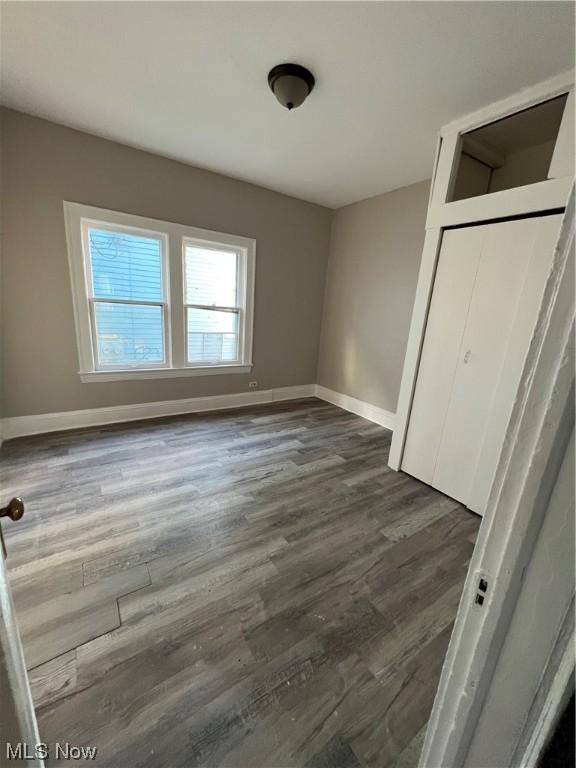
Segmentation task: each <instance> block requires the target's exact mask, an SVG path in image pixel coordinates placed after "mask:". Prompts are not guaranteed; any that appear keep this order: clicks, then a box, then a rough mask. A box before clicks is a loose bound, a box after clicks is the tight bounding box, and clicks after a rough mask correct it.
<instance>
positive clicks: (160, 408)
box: [0, 384, 396, 445]
mask: <svg viewBox="0 0 576 768" xmlns="http://www.w3.org/2000/svg"><path fill="white" fill-rule="evenodd" d="M307 397H317V398H319V399H320V400H325V401H326V402H328V403H332V405H337V406H338V407H339V408H343V409H344V410H345V411H350V413H355V414H356V415H357V416H362V418H364V419H367V420H368V421H372V422H374V423H375V424H379V425H380V426H381V427H385V428H386V429H391V430H393V429H394V421H395V418H396V414H394V413H391V412H390V411H386V410H384V408H379V407H378V406H376V405H372V404H371V403H366V402H364V401H363V400H358V399H357V398H355V397H350V395H344V394H342V393H341V392H335V391H334V390H332V389H327V388H326V387H321V386H320V385H318V384H301V385H298V386H294V387H277V388H276V389H266V390H256V391H255V392H237V393H234V394H231V395H211V396H207V397H189V398H185V399H182V400H161V401H158V402H153V403H134V404H132V405H114V406H110V407H109V408H88V409H86V410H82V411H63V412H61V413H39V414H35V415H32V416H9V417H7V418H4V419H0V435H1V436H2V437H3V438H4V440H9V439H11V438H14V437H24V436H25V435H40V434H44V433H46V432H62V431H63V430H66V429H83V428H85V427H97V426H103V425H105V424H119V423H122V422H125V421H140V420H143V419H158V418H161V417H162V416H178V415H180V414H185V413H202V412H204V411H223V410H228V409H230V408H245V407H248V406H251V405H260V404H263V403H276V402H282V401H284V400H300V399H303V398H307ZM0 445H1V443H0Z"/></svg>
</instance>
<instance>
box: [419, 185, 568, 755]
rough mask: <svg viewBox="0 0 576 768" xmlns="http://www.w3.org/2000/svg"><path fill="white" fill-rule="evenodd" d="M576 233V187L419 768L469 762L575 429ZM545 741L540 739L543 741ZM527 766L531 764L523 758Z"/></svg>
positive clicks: (468, 576)
mask: <svg viewBox="0 0 576 768" xmlns="http://www.w3.org/2000/svg"><path fill="white" fill-rule="evenodd" d="M574 226H575V217H574V189H572V192H571V194H570V198H569V201H568V206H567V209H566V213H565V216H564V219H563V222H562V228H561V231H560V238H559V242H558V245H557V248H556V252H555V257H554V263H553V267H552V271H551V274H550V276H549V279H548V282H547V284H546V288H545V292H544V298H543V301H542V304H541V307H540V313H539V317H538V321H537V324H536V328H535V332H534V336H533V339H532V342H531V345H530V350H529V352H528V356H527V359H526V363H525V366H524V370H523V373H522V378H521V382H520V387H519V389H518V393H517V396H516V401H515V403H514V407H513V411H512V415H511V418H510V422H509V424H508V429H507V432H506V438H505V441H504V446H503V449H502V453H501V455H500V461H499V465H498V469H497V472H496V477H495V479H494V483H493V486H492V490H491V493H490V498H489V501H488V508H487V512H486V515H485V517H484V520H483V522H482V525H481V528H480V534H479V537H478V541H477V543H476V547H475V549H474V554H473V556H472V561H471V563H470V568H469V570H468V575H467V577H466V582H465V585H464V591H463V594H462V598H461V601H460V606H459V608H458V615H457V617H456V622H455V625H454V630H453V633H452V638H451V640H450V645H449V647H448V652H447V655H446V659H445V662H444V666H443V669H442V675H441V678H440V684H439V687H438V691H437V694H436V699H435V702H434V707H433V710H432V715H431V717H430V721H429V725H428V731H427V734H426V739H425V742H424V746H423V750H422V755H421V757H420V768H439V766H442V767H443V768H448V767H450V768H452V767H454V768H456V766H458V767H460V766H463V765H465V760H466V755H467V753H468V749H469V746H470V743H471V739H472V736H473V734H474V731H475V726H476V723H477V721H478V718H479V715H480V713H481V709H482V705H483V702H484V700H485V698H486V694H487V692H488V690H489V688H490V684H491V681H492V676H493V673H494V669H495V666H496V663H497V660H498V657H499V652H500V650H501V647H502V643H503V641H504V639H505V637H506V634H507V631H508V628H509V625H510V621H511V618H512V615H513V612H514V608H515V605H516V602H517V599H518V595H519V593H520V589H521V586H522V577H523V573H524V570H525V568H526V567H527V566H528V564H529V562H530V559H531V556H532V551H533V548H534V544H535V541H536V539H537V537H538V534H539V531H540V528H541V525H542V521H543V517H544V515H545V512H546V508H547V505H548V501H549V497H550V494H551V491H552V489H553V487H554V484H555V481H556V477H557V474H558V471H559V469H560V465H561V462H562V459H563V456H564V453H565V450H566V445H567V442H568V440H569V438H570V435H571V432H572V429H573V427H574ZM481 578H482V579H484V580H485V581H486V582H487V585H488V588H487V591H486V592H485V594H484V601H483V604H482V605H478V604H477V603H476V601H475V599H476V595H477V593H478V586H479V581H480V579H481ZM572 661H573V656H572ZM557 698H558V697H557ZM558 700H559V699H558ZM542 706H544V705H542ZM548 706H550V701H548ZM552 706H554V703H552ZM557 706H559V705H557ZM545 714H546V713H544V712H543V713H542V716H541V717H539V716H538V713H536V719H537V721H538V722H539V723H540V724H541V727H546V723H548V724H550V723H553V721H554V717H552V716H551V713H550V711H548V713H547V715H546V717H547V719H546V720H545V719H544V716H545ZM548 727H550V725H548ZM546 735H547V734H541V736H540V744H541V743H542V742H543V741H544V739H545V736H546ZM530 754H533V752H532V753H530ZM526 757H527V758H528V757H529V754H527V755H526ZM519 764H520V765H524V762H523V761H522V759H521V760H520V762H519ZM529 764H530V763H529ZM502 768H504V766H502Z"/></svg>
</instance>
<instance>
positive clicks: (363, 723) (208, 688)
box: [0, 399, 479, 768]
mask: <svg viewBox="0 0 576 768" xmlns="http://www.w3.org/2000/svg"><path fill="white" fill-rule="evenodd" d="M390 436H391V435H390V432H388V431H387V430H385V429H383V428H381V427H378V426H376V425H374V424H371V423H369V422H367V421H364V420H363V419H361V418H359V417H356V416H354V415H352V414H350V413H347V412H345V411H342V410H340V409H338V408H336V407H334V406H331V405H328V404H326V403H323V402H321V401H319V400H314V399H311V400H305V401H299V402H292V403H281V404H272V405H269V406H261V407H258V408H251V409H243V410H238V411H234V412H232V411H227V412H222V413H212V414H202V415H193V416H183V417H174V418H170V419H163V420H156V421H149V422H139V423H132V424H127V425H126V424H123V425H115V426H111V427H103V428H94V429H90V430H83V431H76V432H68V433H60V434H52V435H44V436H38V437H34V438H25V439H20V440H14V441H10V442H8V443H6V444H5V445H4V447H3V449H2V453H1V454H0V457H1V462H2V474H3V491H2V493H3V498H4V499H6V500H7V499H8V498H9V497H10V495H11V494H18V495H21V496H23V497H24V499H25V502H26V507H27V508H26V514H25V517H24V518H23V520H22V521H21V522H19V523H16V524H10V523H8V524H4V526H3V528H4V531H5V538H6V544H7V547H8V561H7V562H8V569H9V575H10V580H11V584H12V588H13V593H14V598H15V603H16V608H17V613H18V617H19V621H20V625H21V633H22V635H23V642H24V649H25V655H26V660H27V665H28V667H29V668H30V670H31V672H30V675H31V680H32V687H33V695H34V699H35V704H36V707H37V712H38V718H39V727H40V733H41V737H42V739H43V740H44V741H48V742H55V741H59V742H69V743H72V744H76V745H92V746H96V747H97V748H98V754H97V758H96V761H95V764H96V765H98V766H101V768H104V767H105V768H116V766H118V767H119V768H120V767H122V768H140V767H141V766H142V767H143V766H146V767H148V766H150V767H152V766H154V768H163V767H165V768H179V766H187V768H191V767H193V766H198V767H201V766H211V767H213V768H296V767H302V768H359V767H360V766H363V767H364V768H386V766H396V768H411V766H415V765H416V763H417V760H418V753H419V747H420V744H421V741H422V738H423V733H424V728H425V726H426V722H427V719H428V717H429V713H430V709H431V706H432V702H433V698H434V694H435V690H436V686H437V682H438V678H439V674H440V669H441V666H442V662H443V658H444V655H445V651H446V647H447V644H448V640H449V637H450V632H451V628H452V624H453V621H454V617H455V614H456V609H457V604H458V601H459V598H460V594H461V589H462V585H463V581H464V577H465V573H466V567H467V564H468V562H469V559H470V556H471V553H472V549H473V545H474V541H475V538H476V534H477V531H478V526H479V518H477V517H476V516H475V515H473V514H471V513H469V512H468V511H467V510H466V509H464V508H463V507H461V506H460V505H459V504H457V503H456V502H454V501H453V500H451V499H447V498H446V497H444V496H442V495H441V494H439V493H437V492H436V491H434V490H432V489H431V488H429V487H428V486H426V485H424V484H422V483H419V482H418V481H416V480H414V479H413V478H411V477H408V476H407V475H404V474H402V473H395V472H392V471H391V470H390V469H389V468H388V467H387V464H386V461H387V455H388V449H389V444H390Z"/></svg>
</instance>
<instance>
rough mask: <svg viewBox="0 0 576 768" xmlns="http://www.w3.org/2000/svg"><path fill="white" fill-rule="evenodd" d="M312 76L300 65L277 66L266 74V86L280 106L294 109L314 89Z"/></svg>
mask: <svg viewBox="0 0 576 768" xmlns="http://www.w3.org/2000/svg"><path fill="white" fill-rule="evenodd" d="M314 83H315V80H314V75H313V74H312V72H310V71H309V70H308V69H306V67H301V66H300V64H278V65H277V66H275V67H272V69H271V70H270V72H269V73H268V85H269V86H270V90H271V91H272V93H273V94H274V96H276V98H277V99H278V101H279V102H280V104H282V106H283V107H286V109H288V110H290V109H296V107H299V106H300V104H303V103H304V101H305V100H306V98H307V96H308V94H309V93H310V92H311V91H312V88H314Z"/></svg>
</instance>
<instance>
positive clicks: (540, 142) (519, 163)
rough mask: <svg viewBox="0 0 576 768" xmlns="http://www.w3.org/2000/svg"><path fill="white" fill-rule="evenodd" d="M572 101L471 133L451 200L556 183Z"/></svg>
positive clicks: (464, 139) (546, 103) (552, 104)
mask: <svg viewBox="0 0 576 768" xmlns="http://www.w3.org/2000/svg"><path fill="white" fill-rule="evenodd" d="M566 100H567V94H563V95H562V96H558V97H556V98H554V99H550V100H548V101H544V102H542V103H541V104H538V105H537V106H535V107H531V108H530V109H525V110H522V111H521V112H516V113H515V114H513V115H510V116H508V117H505V118H503V119H501V120H496V121H495V122H492V123H489V124H488V125H484V126H482V127H481V128H477V129H476V130H474V131H470V132H468V133H465V134H464V135H463V137H462V146H461V150H460V157H459V159H458V169H457V172H456V177H455V183H454V188H453V191H452V195H451V198H450V201H455V200H464V199H466V198H470V197H479V196H481V195H487V194H491V193H492V192H501V191H503V190H505V189H514V188H516V187H523V186H526V185H528V184H536V183H538V182H541V181H546V179H549V178H552V177H553V176H554V174H553V172H552V168H551V166H552V161H553V155H554V149H555V146H556V140H557V138H558V133H559V130H560V124H561V122H562V118H563V115H564V110H565V107H566Z"/></svg>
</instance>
